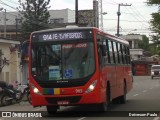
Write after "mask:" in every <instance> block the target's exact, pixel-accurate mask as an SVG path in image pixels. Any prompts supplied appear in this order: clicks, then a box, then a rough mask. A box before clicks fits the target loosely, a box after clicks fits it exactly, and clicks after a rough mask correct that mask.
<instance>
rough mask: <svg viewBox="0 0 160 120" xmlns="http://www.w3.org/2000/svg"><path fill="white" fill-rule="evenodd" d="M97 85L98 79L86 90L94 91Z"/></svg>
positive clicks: (87, 91)
mask: <svg viewBox="0 0 160 120" xmlns="http://www.w3.org/2000/svg"><path fill="white" fill-rule="evenodd" d="M96 85H97V80H95V81H93V82H92V84H90V86H89V87H88V89H87V90H86V91H85V93H89V92H92V91H93V90H94V88H95V87H96Z"/></svg>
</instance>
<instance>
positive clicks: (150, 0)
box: [148, 0, 160, 4]
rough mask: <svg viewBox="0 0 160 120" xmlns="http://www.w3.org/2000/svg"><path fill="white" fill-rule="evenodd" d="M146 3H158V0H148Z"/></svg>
mask: <svg viewBox="0 0 160 120" xmlns="http://www.w3.org/2000/svg"><path fill="white" fill-rule="evenodd" d="M148 4H160V0H148Z"/></svg>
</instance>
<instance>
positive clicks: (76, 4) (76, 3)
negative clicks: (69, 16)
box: [75, 0, 78, 25]
mask: <svg viewBox="0 0 160 120" xmlns="http://www.w3.org/2000/svg"><path fill="white" fill-rule="evenodd" d="M75 24H77V25H78V0H75Z"/></svg>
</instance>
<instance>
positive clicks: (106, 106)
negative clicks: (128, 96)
mask: <svg viewBox="0 0 160 120" xmlns="http://www.w3.org/2000/svg"><path fill="white" fill-rule="evenodd" d="M110 90H111V89H110V85H109V83H108V84H107V91H106V101H105V102H104V103H101V104H100V105H99V110H100V111H101V112H106V111H108V110H109V107H110V104H111V91H110Z"/></svg>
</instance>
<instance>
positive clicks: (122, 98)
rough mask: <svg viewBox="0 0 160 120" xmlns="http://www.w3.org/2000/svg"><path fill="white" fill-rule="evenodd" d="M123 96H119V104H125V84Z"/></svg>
mask: <svg viewBox="0 0 160 120" xmlns="http://www.w3.org/2000/svg"><path fill="white" fill-rule="evenodd" d="M123 90H124V95H122V96H120V99H119V100H120V103H121V104H125V103H126V95H127V85H126V82H124V89H123Z"/></svg>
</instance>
